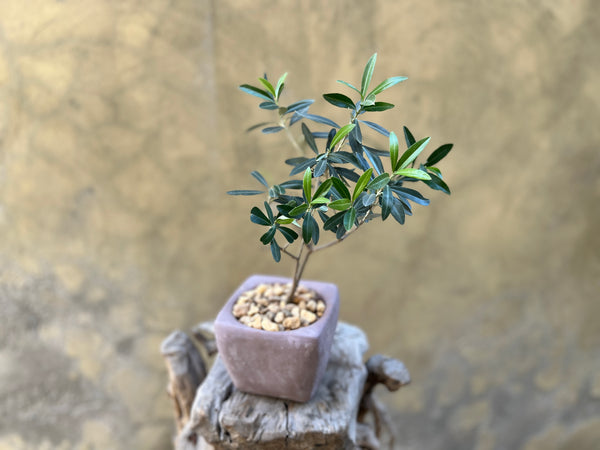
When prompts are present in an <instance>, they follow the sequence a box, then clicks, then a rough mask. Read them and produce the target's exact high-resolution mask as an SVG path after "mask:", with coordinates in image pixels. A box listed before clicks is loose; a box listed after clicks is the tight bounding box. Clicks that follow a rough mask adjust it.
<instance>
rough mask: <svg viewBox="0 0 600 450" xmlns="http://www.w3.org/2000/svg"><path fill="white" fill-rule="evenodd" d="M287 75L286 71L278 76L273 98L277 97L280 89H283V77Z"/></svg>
mask: <svg viewBox="0 0 600 450" xmlns="http://www.w3.org/2000/svg"><path fill="white" fill-rule="evenodd" d="M287 75H288V74H287V72H286V73H284V74H283V75H281V76H280V77H279V80H278V81H277V87H276V88H275V92H276V93H277V94H276V95H275V99H279V96H280V95H281V91H282V90H283V83H285V79H286V77H287Z"/></svg>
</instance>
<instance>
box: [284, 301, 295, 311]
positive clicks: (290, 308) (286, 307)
mask: <svg viewBox="0 0 600 450" xmlns="http://www.w3.org/2000/svg"><path fill="white" fill-rule="evenodd" d="M284 308H285V309H287V310H288V311H291V310H292V309H294V308H297V306H296V305H294V304H293V303H286V304H285V306H284Z"/></svg>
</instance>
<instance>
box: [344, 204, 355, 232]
mask: <svg viewBox="0 0 600 450" xmlns="http://www.w3.org/2000/svg"><path fill="white" fill-rule="evenodd" d="M355 220H356V209H354V207H352V208H350V209H349V210H348V211H346V213H345V214H344V228H345V229H346V231H350V229H351V228H352V227H353V226H354V221H355Z"/></svg>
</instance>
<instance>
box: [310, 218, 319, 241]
mask: <svg viewBox="0 0 600 450" xmlns="http://www.w3.org/2000/svg"><path fill="white" fill-rule="evenodd" d="M308 221H309V222H310V224H309V226H310V227H311V234H312V241H313V244H315V245H316V244H318V243H319V225H318V224H317V221H316V220H315V218H314V217H313V216H309V217H308Z"/></svg>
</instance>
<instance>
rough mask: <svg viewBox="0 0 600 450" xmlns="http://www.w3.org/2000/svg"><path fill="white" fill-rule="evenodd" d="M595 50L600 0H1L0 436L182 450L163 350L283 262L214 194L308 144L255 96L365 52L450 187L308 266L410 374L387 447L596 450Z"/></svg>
mask: <svg viewBox="0 0 600 450" xmlns="http://www.w3.org/2000/svg"><path fill="white" fill-rule="evenodd" d="M598 42H600V10H599V7H598V3H597V2H596V1H594V0H588V1H585V0H581V1H571V0H553V1H538V2H531V1H525V0H517V1H511V2H499V1H495V2H477V1H472V0H471V1H443V2H442V1H433V0H426V1H413V0H411V1H404V2H395V1H372V2H366V1H359V0H354V1H341V0H331V1H326V2H325V1H317V0H313V1H302V2H268V1H263V0H252V1H246V0H244V1H233V0H226V1H222V0H220V1H205V0H199V1H198V0H197V1H187V0H182V1H178V2H167V1H144V2H137V1H99V0H98V1H57V2H53V1H41V0H39V1H28V2H22V1H17V0H5V1H2V2H0V155H1V159H0V449H5V448H6V449H40V448H46V449H49V448H64V449H70V448H77V449H89V448H90V449H91V448H96V449H112V448H115V449H116V448H124V449H125V448H127V449H130V448H139V449H152V448H156V449H163V448H168V446H169V443H170V436H171V431H172V421H171V410H170V404H169V402H168V400H167V398H166V395H165V392H164V386H165V380H166V373H165V370H164V368H163V363H162V360H161V358H160V356H159V353H158V345H159V343H160V341H161V339H162V338H163V337H164V336H166V335H167V334H168V333H169V332H170V331H171V330H173V329H175V328H183V329H186V328H188V327H190V326H191V325H193V324H194V323H196V322H198V321H201V320H207V319H210V318H212V317H214V315H215V314H216V312H217V311H218V309H219V307H220V305H221V303H222V302H223V301H224V300H225V299H226V298H227V296H228V295H229V294H230V292H232V291H233V290H234V288H235V287H236V285H237V284H238V283H239V282H240V281H242V280H243V279H244V278H245V277H246V276H247V275H249V274H250V273H253V272H269V273H277V274H288V273H290V272H291V265H289V263H286V262H282V263H281V264H280V265H276V264H275V263H273V262H272V261H271V259H270V255H269V254H268V250H267V249H265V248H263V247H262V246H261V244H260V243H259V242H258V232H259V231H258V230H257V228H256V227H255V226H253V225H252V224H250V223H249V221H248V210H249V206H250V203H249V201H247V199H242V198H229V197H227V196H226V195H225V194H224V192H225V191H226V190H228V189H233V188H239V187H243V186H241V185H240V183H241V184H244V183H246V182H247V184H246V186H248V185H251V183H252V181H251V178H250V177H249V176H248V175H247V173H248V172H249V171H250V170H252V169H254V168H258V169H260V170H261V171H262V172H263V173H264V174H265V175H267V176H268V177H271V178H272V179H273V180H278V179H281V178H282V177H283V176H284V175H285V174H284V172H283V171H282V169H281V168H280V166H279V165H278V164H275V163H273V162H272V161H271V158H273V155H275V158H274V159H275V160H276V161H277V162H278V161H279V160H280V159H281V158H280V157H283V155H284V154H285V155H289V154H290V153H284V152H287V150H284V148H285V149H287V142H286V141H285V139H284V137H283V136H279V135H275V136H262V135H261V134H260V133H255V134H246V133H244V129H245V128H247V127H248V126H250V125H252V124H254V123H256V122H259V121H262V120H263V118H264V112H263V114H261V112H259V111H258V110H257V108H256V102H255V101H254V99H252V98H251V97H249V96H247V95H245V94H243V93H241V92H240V91H239V90H237V85H239V84H241V83H244V82H249V81H253V80H256V78H257V77H258V76H260V75H262V73H263V72H264V71H267V72H268V73H270V74H272V76H276V75H279V74H281V73H283V72H284V71H288V72H289V77H288V86H289V87H288V98H289V99H290V101H291V100H295V99H298V98H306V97H309V98H311V97H312V98H319V93H323V92H331V91H333V90H336V89H339V87H338V86H339V85H337V84H336V83H335V80H336V79H345V80H350V81H352V80H358V79H359V77H360V73H361V70H362V67H363V65H364V62H365V61H366V60H367V59H368V57H369V56H370V55H371V54H372V53H373V52H374V51H377V52H378V53H379V60H378V64H377V67H376V71H375V77H374V79H375V80H380V79H382V78H383V77H386V76H390V75H406V76H408V77H409V80H408V81H407V82H405V83H403V84H402V85H399V86H397V87H395V88H394V89H392V90H390V91H389V93H388V94H386V95H385V97H386V98H385V99H386V100H387V101H390V102H393V103H395V104H397V105H398V106H397V108H396V109H395V110H393V112H391V113H389V114H387V116H386V117H385V119H383V120H382V123H383V124H384V125H386V126H387V127H388V128H391V129H393V130H396V131H398V132H399V131H401V126H402V125H407V126H408V127H409V128H411V129H412V130H413V131H414V132H415V133H416V134H418V135H420V136H424V135H430V136H432V145H435V144H442V143H445V142H448V141H450V142H454V144H455V150H454V151H453V154H452V155H451V157H449V158H448V159H447V161H444V163H443V167H444V168H445V169H446V170H445V173H446V178H447V180H448V182H449V184H450V186H451V188H452V189H453V194H452V196H451V197H450V198H448V197H445V196H443V195H442V194H437V193H433V194H432V195H431V199H432V204H431V205H430V206H429V207H427V208H423V207H417V208H416V213H415V215H414V217H411V218H409V220H408V221H407V224H406V225H405V226H404V227H398V226H397V225H396V224H394V223H388V222H386V223H385V224H374V225H372V226H371V227H367V228H365V229H364V230H361V231H360V232H359V233H357V234H356V235H355V236H353V237H352V238H351V239H349V240H348V242H346V243H345V244H344V245H342V246H338V247H335V248H332V249H331V250H328V251H327V252H324V253H322V254H319V255H316V256H315V257H314V258H313V260H312V261H311V263H310V266H309V267H308V269H307V273H306V276H307V277H309V278H317V279H325V280H328V281H333V282H336V283H338V284H339V286H340V289H341V293H342V298H343V306H342V312H341V314H342V319H343V320H346V321H348V322H352V323H356V324H358V325H360V326H361V327H363V328H364V329H365V331H366V332H367V333H368V335H369V338H370V341H371V348H372V351H375V352H378V353H387V354H389V355H392V356H394V357H397V358H400V359H402V360H403V361H404V362H405V363H406V364H407V366H408V367H409V369H410V370H411V373H412V375H413V380H414V381H413V384H412V385H411V386H410V387H408V388H406V389H405V390H403V391H401V392H399V393H397V394H395V395H394V396H392V397H389V398H388V399H387V402H388V405H389V407H390V409H391V411H392V412H393V416H394V421H395V423H396V424H397V434H398V438H397V441H398V442H399V443H400V444H402V445H401V448H407V449H434V450H435V449H468V448H474V449H478V450H488V449H489V450H491V449H498V450H499V449H521V448H522V449H526V450H536V449H544V450H552V449H577V450H580V449H595V448H598V447H597V445H598V442H600V432H599V431H598V430H600V375H598V373H599V371H600V358H599V356H598V348H599V346H600V238H599V236H600V234H599V233H598V230H599V229H600V178H599V177H598V173H599V171H600V151H599V148H598V147H599V143H600V128H599V127H598V123H599V121H600V114H599V110H600V81H599V77H598V75H599V68H600V60H599V59H598ZM314 110H315V112H322V113H324V112H326V111H327V112H330V110H329V107H328V106H327V105H326V104H325V103H324V102H323V101H320V102H319V101H317V103H316V104H315V107H314ZM334 114H335V113H334ZM340 117H343V116H340ZM340 120H342V119H340ZM237 177H241V178H240V179H241V180H242V181H241V182H238V181H237V180H236V178H237Z"/></svg>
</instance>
